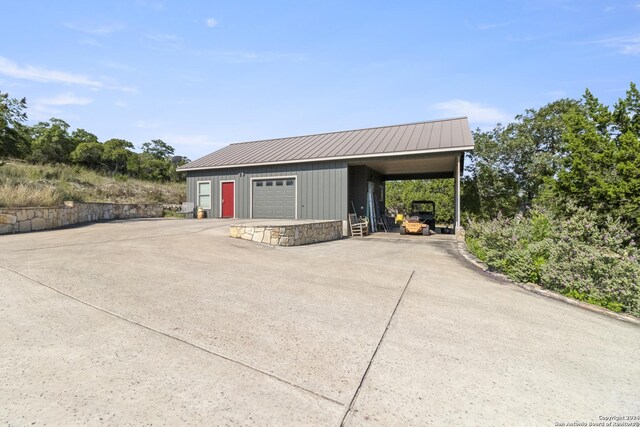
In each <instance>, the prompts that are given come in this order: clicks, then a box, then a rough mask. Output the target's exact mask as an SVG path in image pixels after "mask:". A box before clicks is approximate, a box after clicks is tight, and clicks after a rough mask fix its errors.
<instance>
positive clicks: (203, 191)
mask: <svg viewBox="0 0 640 427" xmlns="http://www.w3.org/2000/svg"><path fill="white" fill-rule="evenodd" d="M473 148H474V144H473V138H472V136H471V130H470V129H469V123H468V121H467V118H466V117H462V118H454V119H446V120H434V121H426V122H419V123H410V124H403V125H395V126H382V127H376V128H368V129H356V130H348V131H341V132H329V133H322V134H317V135H305V136H296V137H290V138H278V139H268V140H262V141H251V142H242V143H235V144H231V145H229V146H227V147H225V148H222V149H220V150H218V151H215V152H213V153H211V154H208V155H206V156H204V157H202V158H199V159H197V160H194V161H192V162H191V163H188V164H186V165H184V166H182V167H180V168H179V169H178V170H179V171H181V172H186V174H187V201H188V202H193V203H195V206H196V207H201V208H203V209H204V210H205V211H206V216H207V217H209V218H265V219H302V220H304V219H310V220H322V219H324V220H343V221H345V222H346V221H347V219H348V214H349V213H353V211H354V210H355V211H356V213H357V214H358V215H367V214H368V212H369V208H371V206H372V204H371V203H372V201H374V200H375V203H381V204H384V199H385V191H384V183H385V181H389V180H401V179H432V178H455V214H454V216H455V218H454V221H455V225H456V227H457V226H459V221H460V173H461V170H462V169H463V161H464V152H465V151H469V150H473Z"/></svg>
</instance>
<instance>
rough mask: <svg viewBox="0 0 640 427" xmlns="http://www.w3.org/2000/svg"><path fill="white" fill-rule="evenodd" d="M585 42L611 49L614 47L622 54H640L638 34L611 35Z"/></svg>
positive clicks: (639, 35) (639, 37)
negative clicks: (606, 37)
mask: <svg viewBox="0 0 640 427" xmlns="http://www.w3.org/2000/svg"><path fill="white" fill-rule="evenodd" d="M587 43H591V44H599V45H603V46H608V47H610V48H612V49H615V50H616V51H617V52H618V53H622V54H624V55H640V34H634V35H630V36H622V37H611V38H608V39H600V40H595V41H592V42H587Z"/></svg>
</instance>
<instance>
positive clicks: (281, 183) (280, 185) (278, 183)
mask: <svg viewBox="0 0 640 427" xmlns="http://www.w3.org/2000/svg"><path fill="white" fill-rule="evenodd" d="M283 184H284V182H282V181H276V186H278V187H282V185H283Z"/></svg>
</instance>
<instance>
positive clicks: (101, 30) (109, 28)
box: [63, 22, 124, 36]
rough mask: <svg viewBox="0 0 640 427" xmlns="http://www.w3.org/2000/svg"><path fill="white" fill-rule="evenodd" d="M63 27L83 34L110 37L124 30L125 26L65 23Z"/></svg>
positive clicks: (117, 24) (116, 24)
mask: <svg viewBox="0 0 640 427" xmlns="http://www.w3.org/2000/svg"><path fill="white" fill-rule="evenodd" d="M63 25H64V26H65V27H67V28H68V29H70V30H75V31H80V32H81V33H85V34H92V35H94V36H108V35H110V34H112V33H115V32H118V31H122V30H124V25H122V24H121V23H112V24H101V25H100V24H98V25H92V24H79V23H75V22H65V23H64V24H63Z"/></svg>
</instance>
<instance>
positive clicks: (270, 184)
mask: <svg viewBox="0 0 640 427" xmlns="http://www.w3.org/2000/svg"><path fill="white" fill-rule="evenodd" d="M265 184H266V186H267V187H273V181H267V182H266V183H265Z"/></svg>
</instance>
